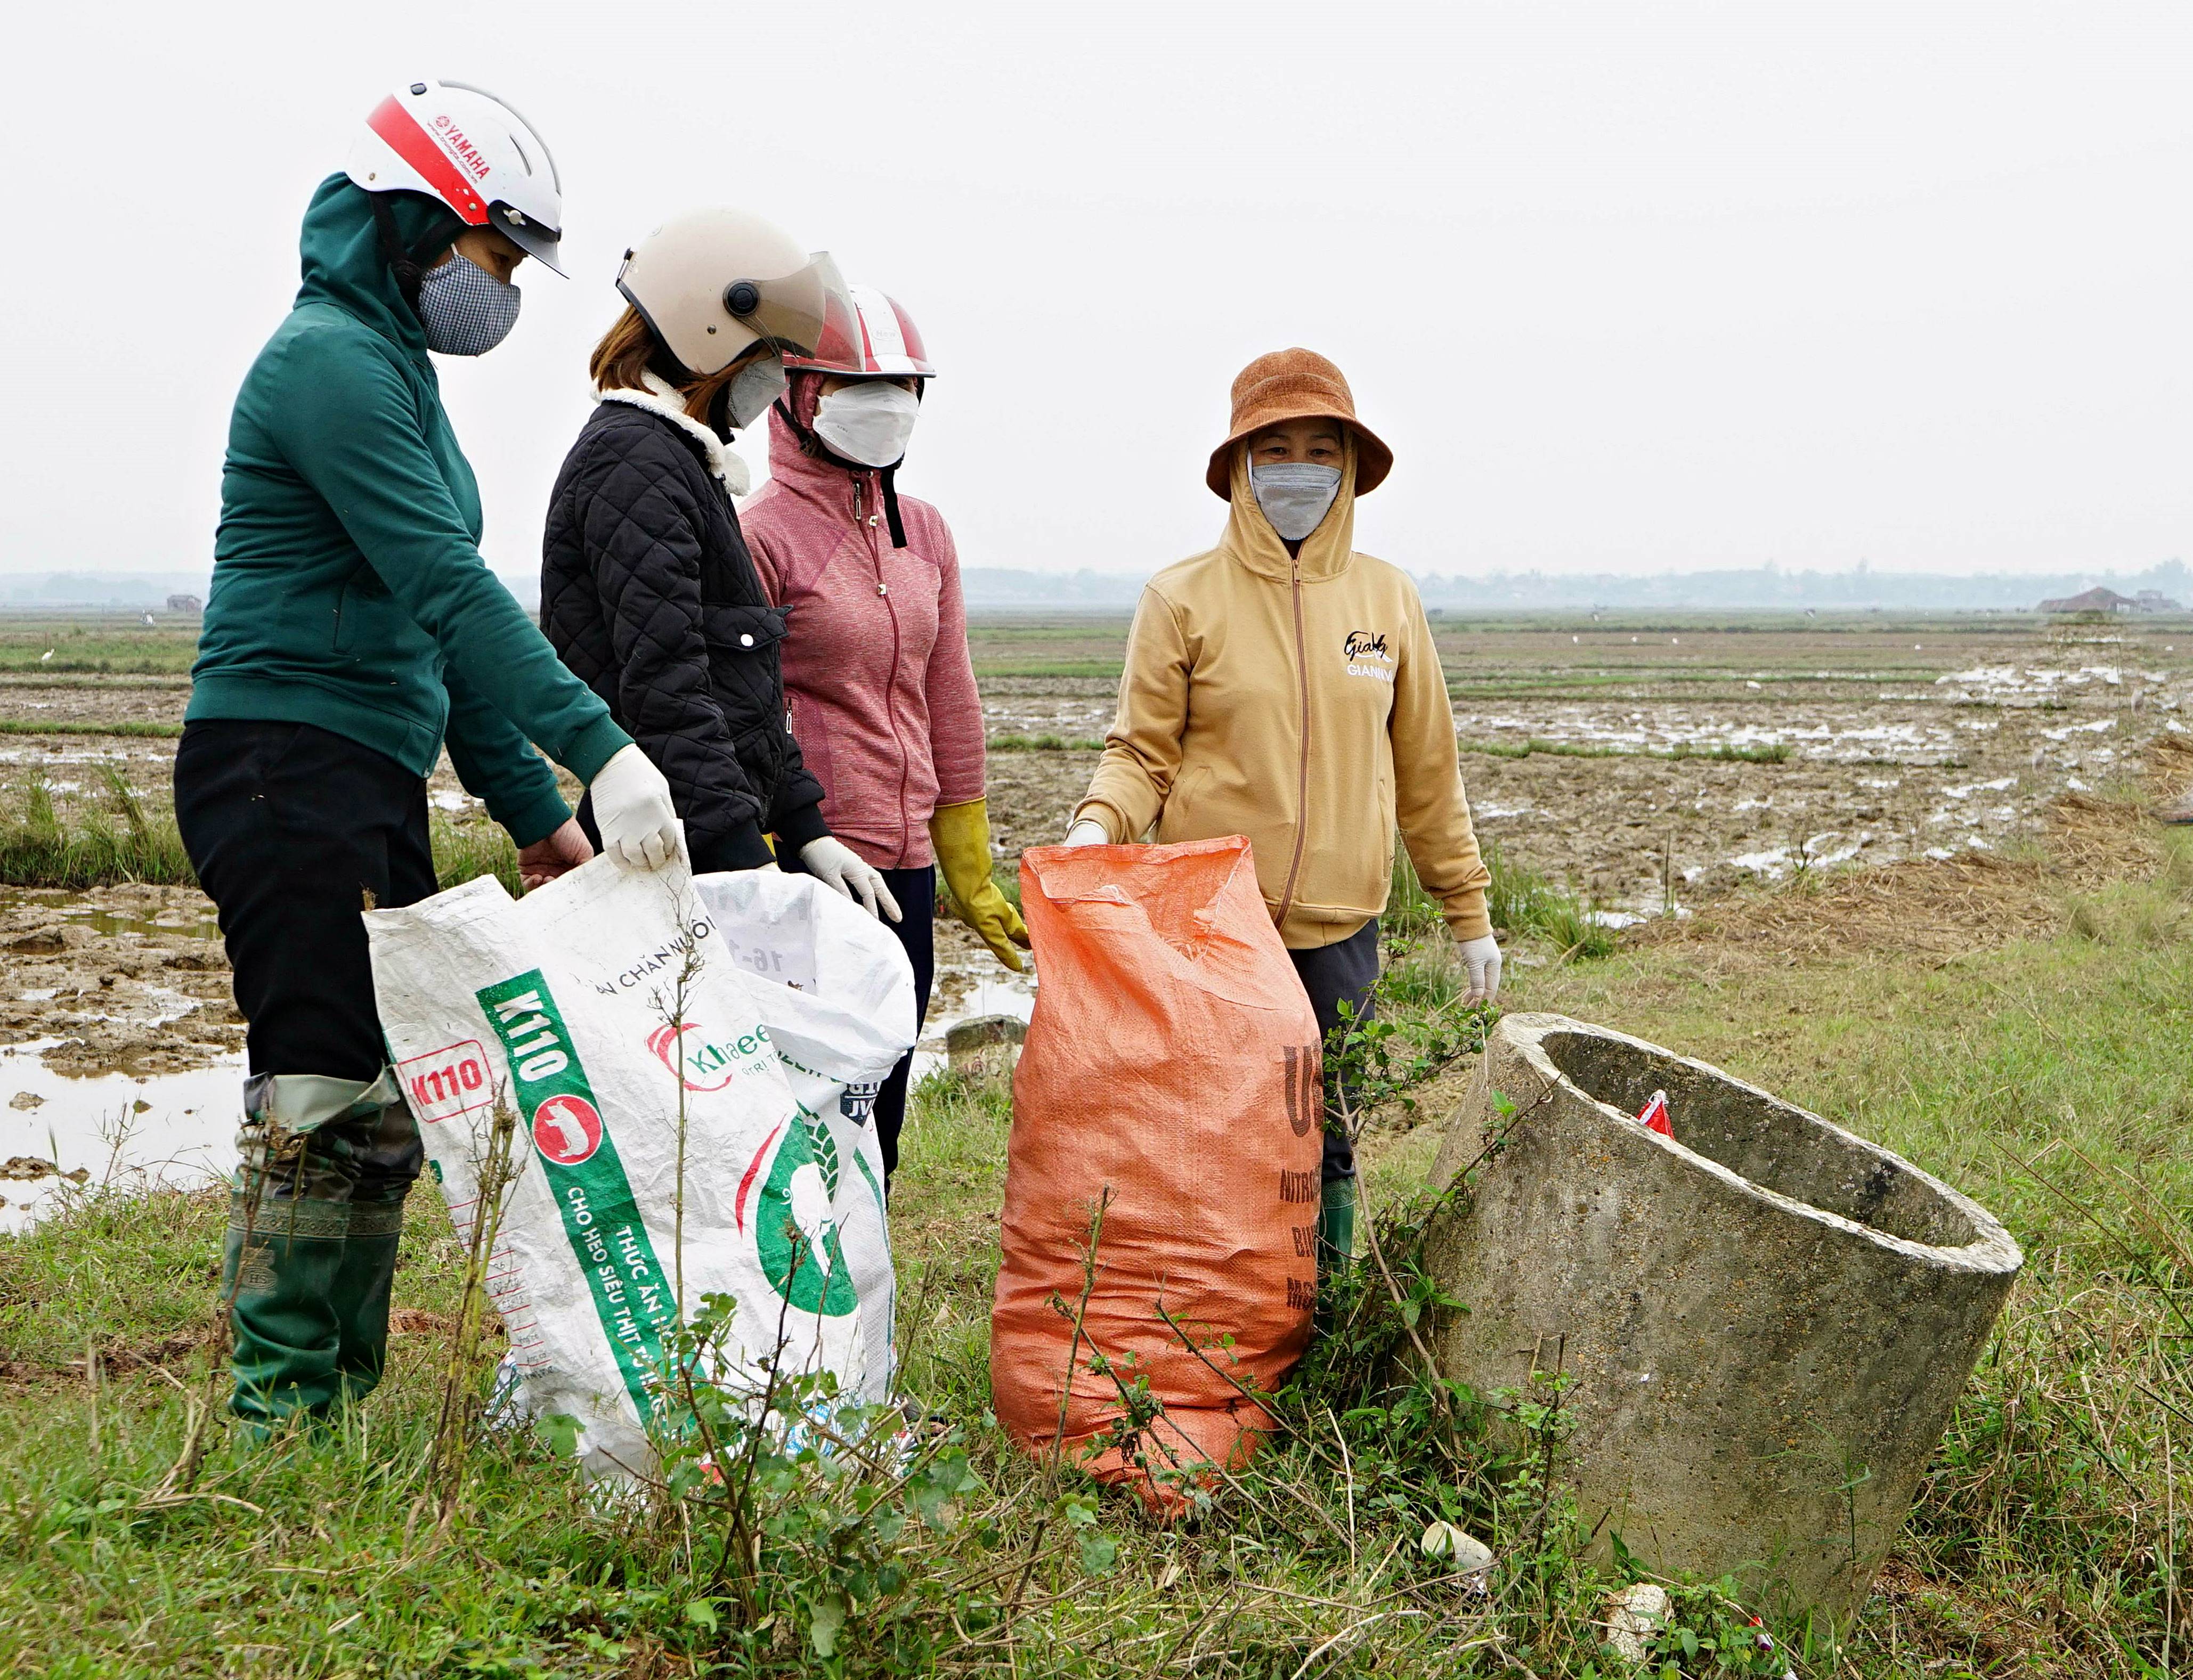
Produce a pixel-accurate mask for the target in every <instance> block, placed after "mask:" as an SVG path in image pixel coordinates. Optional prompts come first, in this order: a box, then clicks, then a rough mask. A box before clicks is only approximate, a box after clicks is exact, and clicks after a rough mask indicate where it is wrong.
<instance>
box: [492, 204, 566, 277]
mask: <svg viewBox="0 0 2193 1680" xmlns="http://www.w3.org/2000/svg"><path fill="white" fill-rule="evenodd" d="M487 225H488V226H490V227H491V228H493V229H494V230H495V231H496V232H498V233H500V234H501V235H502V236H503V237H505V238H507V239H508V240H509V241H510V243H512V244H513V245H515V246H517V247H518V249H519V250H521V251H523V252H524V253H525V254H526V255H527V256H529V257H531V258H532V259H533V260H535V261H536V262H538V263H539V264H540V265H541V266H542V267H543V268H545V269H547V271H549V272H550V273H552V274H562V273H563V272H564V265H563V264H562V262H561V261H559V260H558V257H557V248H558V246H559V245H560V244H561V243H563V236H562V234H561V232H560V231H559V230H558V229H556V228H553V227H550V226H547V224H546V223H543V222H538V221H535V220H533V218H532V217H530V216H529V215H527V214H525V212H524V211H523V210H521V209H518V208H517V207H515V206H514V205H511V204H506V203H503V201H502V200H501V199H500V198H498V199H496V200H495V203H492V204H490V205H489V206H488V207H487Z"/></svg>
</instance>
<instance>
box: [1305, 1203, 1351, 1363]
mask: <svg viewBox="0 0 2193 1680" xmlns="http://www.w3.org/2000/svg"><path fill="white" fill-rule="evenodd" d="M1354 1256H1355V1180H1354V1179H1353V1178H1344V1179H1332V1180H1328V1181H1327V1182H1326V1186H1325V1198H1324V1201H1323V1202H1322V1203H1320V1206H1319V1208H1318V1210H1317V1278H1318V1289H1317V1308H1316V1311H1315V1312H1314V1314H1313V1316H1312V1317H1311V1320H1310V1333H1311V1334H1313V1335H1316V1336H1322V1335H1323V1334H1325V1333H1326V1331H1327V1330H1329V1329H1331V1328H1332V1291H1331V1289H1328V1288H1326V1285H1327V1284H1328V1283H1330V1282H1331V1280H1332V1279H1333V1278H1335V1277H1338V1276H1339V1275H1340V1274H1341V1272H1342V1271H1343V1270H1345V1269H1346V1267H1347V1266H1348V1265H1349V1263H1350V1262H1351V1261H1352V1260H1354Z"/></svg>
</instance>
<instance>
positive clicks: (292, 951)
mask: <svg viewBox="0 0 2193 1680" xmlns="http://www.w3.org/2000/svg"><path fill="white" fill-rule="evenodd" d="M175 823H176V826H177V827H178V828H179V829H180V831H181V832H182V837H183V846H184V849H185V850H186V851H187V852H189V854H190V857H191V865H192V867H193V868H194V869H196V870H197V871H198V883H199V884H200V885H201V886H203V888H204V889H205V890H206V894H207V896H208V897H209V898H211V899H212V900H213V901H214V906H215V909H216V910H218V911H219V912H220V931H221V936H222V939H223V940H224V941H225V942H226V946H227V949H228V962H229V967H230V969H232V970H233V974H234V986H235V992H236V1007H237V1008H238V1009H239V1010H240V1011H241V1012H242V1013H243V1018H244V1020H246V1021H247V1022H249V1031H248V1034H247V1038H246V1043H247V1046H248V1053H249V1061H250V1069H251V1071H252V1073H253V1074H255V1075H258V1074H275V1075H281V1074H300V1073H309V1074H319V1075H322V1076H324V1077H329V1078H335V1079H358V1080H370V1079H373V1078H375V1077H378V1076H379V1074H380V1072H381V1069H382V1067H383V1066H386V1061H387V1050H386V1045H385V1044H384V1043H383V1041H382V1037H381V1018H380V1015H379V1013H378V1012H377V1011H376V1010H375V1007H374V1001H373V969H372V966H371V964H370V963H369V960H368V958H367V956H366V944H365V924H364V922H362V921H361V920H360V919H359V912H360V911H363V910H364V909H365V908H366V907H367V906H371V905H379V906H386V907H390V908H394V907H396V906H403V905H407V904H415V903H417V902H418V901H419V900H421V899H423V898H427V897H428V896H430V895H431V894H432V893H433V891H434V854H433V847H432V843H431V842H430V840H429V839H428V837H427V785H426V783H425V782H424V781H423V780H421V779H420V778H419V777H418V776H415V775H414V774H412V773H411V772H410V771H409V770H407V769H404V767H403V766H402V765H401V764H398V763H397V762H396V761H395V760H394V759H392V758H390V757H386V756H384V755H383V754H381V753H378V752H375V751H373V750H372V749H371V748H370V747H366V746H359V745H358V743H357V742H356V741H353V740H347V739H346V738H345V737H343V736H341V735H338V734H332V733H330V732H329V731H328V730H325V729H315V728H313V727H312V725H311V724H309V723H234V722H229V721H226V720H218V721H210V722H200V723H192V724H189V725H187V726H186V728H185V729H184V730H183V738H182V740H181V741H180V743H179V745H178V746H177V748H176V751H175ZM399 1116H400V1121H399V1119H398V1117H399ZM345 1130H346V1129H342V1128H337V1129H334V1130H333V1131H332V1132H331V1133H330V1134H329V1135H327V1136H325V1137H323V1138H318V1139H316V1140H315V1146H314V1149H313V1151H312V1154H313V1156H314V1157H318V1156H320V1155H322V1154H326V1155H329V1157H331V1160H330V1162H329V1163H320V1162H318V1161H317V1158H316V1159H315V1162H314V1163H312V1164H314V1165H316V1166H319V1167H324V1168H328V1169H330V1170H332V1172H333V1173H334V1174H335V1176H337V1177H339V1178H341V1179H344V1180H348V1181H349V1182H350V1183H351V1184H352V1185H354V1186H356V1190H357V1193H358V1196H359V1197H361V1198H363V1199H368V1200H382V1199H386V1200H400V1199H401V1198H402V1196H403V1193H404V1191H406V1190H408V1189H409V1186H410V1180H413V1179H415V1178H416V1177H417V1176H418V1174H419V1169H420V1165H421V1149H420V1144H419V1138H418V1132H417V1129H416V1128H415V1127H414V1126H412V1125H411V1124H410V1123H409V1115H408V1114H405V1113H404V1112H403V1111H402V1110H401V1109H400V1108H399V1109H398V1111H396V1114H395V1115H388V1116H382V1117H379V1119H378V1121H377V1123H375V1124H374V1125H373V1126H371V1127H370V1128H368V1127H366V1126H364V1125H361V1126H360V1127H358V1128H357V1130H358V1133H359V1134H358V1136H356V1137H351V1136H347V1135H340V1134H339V1133H341V1132H343V1131H345Z"/></svg>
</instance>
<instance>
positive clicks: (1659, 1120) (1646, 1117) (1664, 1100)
mask: <svg viewBox="0 0 2193 1680" xmlns="http://www.w3.org/2000/svg"><path fill="white" fill-rule="evenodd" d="M1637 1117H1638V1118H1639V1119H1640V1120H1642V1121H1643V1122H1644V1123H1645V1129H1646V1131H1648V1132H1658V1134H1660V1135H1661V1136H1662V1137H1663V1138H1671V1137H1673V1136H1675V1127H1674V1126H1673V1125H1671V1124H1670V1123H1669V1120H1668V1094H1667V1093H1666V1092H1665V1091H1655V1092H1653V1093H1652V1101H1650V1102H1648V1103H1646V1105H1645V1106H1644V1107H1642V1108H1640V1109H1639V1110H1638V1111H1637Z"/></svg>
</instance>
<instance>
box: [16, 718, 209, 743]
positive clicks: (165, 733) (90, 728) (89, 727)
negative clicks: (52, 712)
mask: <svg viewBox="0 0 2193 1680" xmlns="http://www.w3.org/2000/svg"><path fill="white" fill-rule="evenodd" d="M182 733H183V726H182V725H181V724H180V723H154V722H152V721H151V720H150V719H147V718H141V717H138V718H98V717H89V718H85V719H83V720H82V721H80V722H71V721H69V720H67V719H66V718H50V717H0V735H124V736H136V737H139V738H142V739H150V740H175V739H176V738H177V737H178V736H180V734H182Z"/></svg>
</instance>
